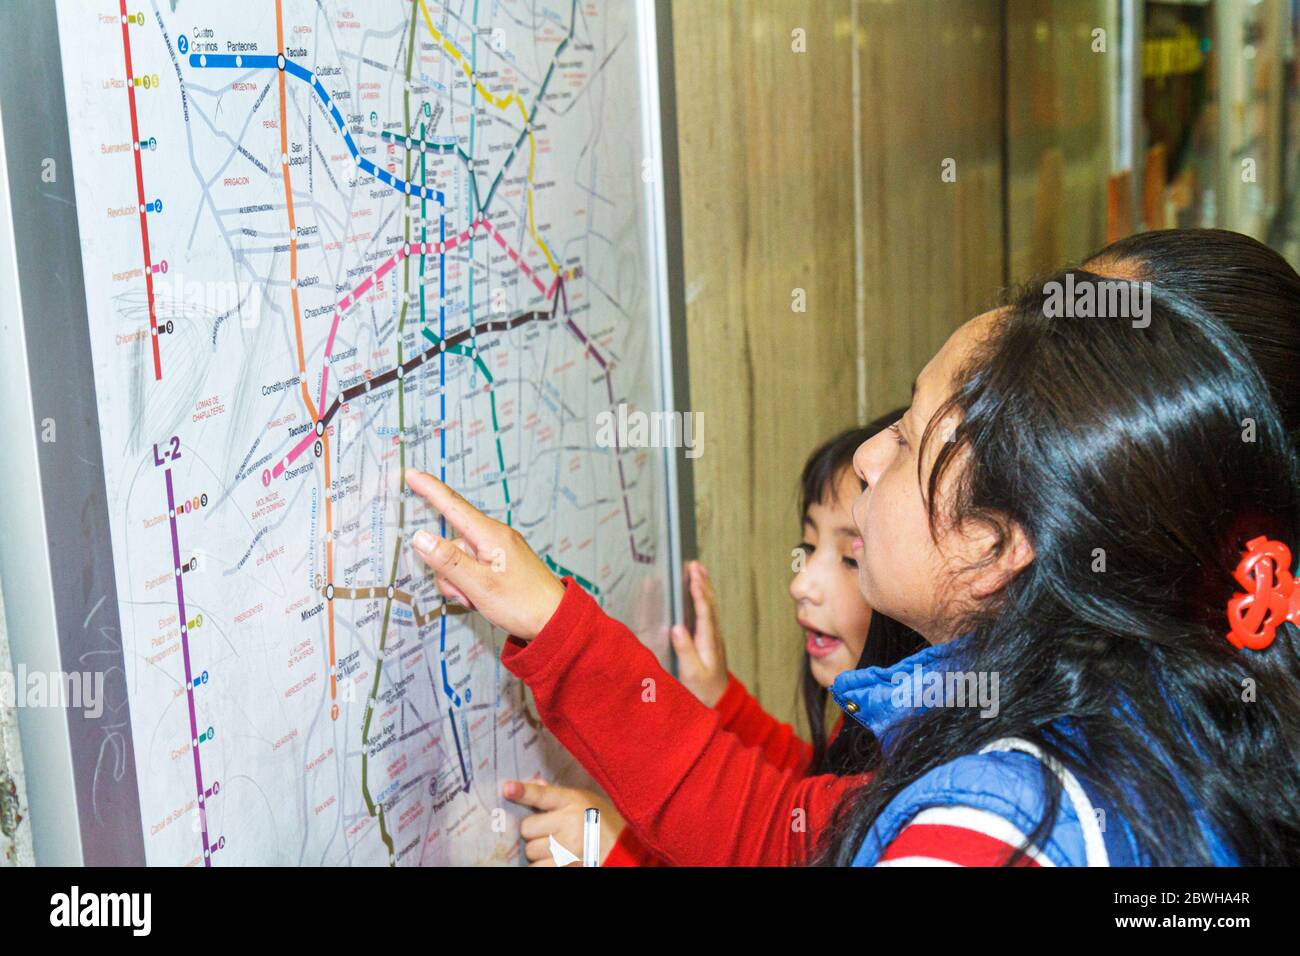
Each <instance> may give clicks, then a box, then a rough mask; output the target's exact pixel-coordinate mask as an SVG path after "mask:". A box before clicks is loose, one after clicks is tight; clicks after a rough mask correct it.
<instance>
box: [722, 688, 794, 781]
mask: <svg viewBox="0 0 1300 956" xmlns="http://www.w3.org/2000/svg"><path fill="white" fill-rule="evenodd" d="M714 710H716V711H717V712H718V716H719V717H720V718H721V721H722V729H723V730H725V731H728V732H729V733H733V734H735V735H736V736H737V737H739V738H740V742H741V743H742V744H744V745H745V746H746V747H758V748H759V749H760V750H762V751H763V758H764V759H765V760H767V762H768V763H770V764H772V765H773V766H775V767H777V768H779V769H783V770H784V769H787V768H788V769H790V770H797V771H798V772H799V773H804V772H805V771H806V770H807V769H808V765H809V764H810V763H812V744H810V743H808V742H807V741H805V740H801V739H800V738H799V735H798V734H796V733H795V732H794V728H793V727H791V726H790V725H789V724H783V723H781V721H779V720H777V719H776V718H775V717H773V716H772V715H771V714H769V713H768V712H767V711H765V710H764V709H763V705H762V704H760V703H759V702H758V701H757V700H756V699H755V697H754V695H753V694H751V693H750V692H749V691H748V690H747V689H746V688H745V685H744V684H742V683H741V682H740V681H739V680H738V679H737V678H736V675H735V674H728V675H727V689H726V690H725V691H724V692H723V694H722V698H721V699H720V700H719V701H718V703H717V704H716V705H715V706H714Z"/></svg>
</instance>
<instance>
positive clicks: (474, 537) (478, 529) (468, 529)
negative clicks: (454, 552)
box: [403, 468, 500, 551]
mask: <svg viewBox="0 0 1300 956" xmlns="http://www.w3.org/2000/svg"><path fill="white" fill-rule="evenodd" d="M403 477H405V479H406V483H407V484H408V485H410V487H411V490H412V491H414V492H415V493H416V494H417V495H419V496H420V497H421V498H423V499H424V500H425V501H427V502H428V503H429V504H431V505H432V506H433V507H434V509H435V510H436V511H437V512H438V513H439V514H440V515H442V516H443V517H444V518H446V519H447V523H448V524H450V525H451V526H452V527H453V528H455V529H456V531H457V533H459V534H460V535H461V537H463V538H464V539H465V540H466V541H468V542H469V544H470V547H472V548H473V549H474V550H475V551H478V550H480V547H481V545H482V544H484V543H486V542H487V540H488V538H489V537H490V536H491V535H492V534H493V533H494V532H495V530H496V527H497V526H498V525H499V524H500V522H499V521H497V520H495V519H493V518H489V517H488V516H487V515H485V514H484V513H483V512H481V511H479V510H478V509H477V508H475V507H474V506H473V505H472V504H470V503H469V502H468V501H466V500H465V499H464V498H463V497H462V496H461V495H460V494H459V493H458V492H457V491H456V490H455V489H454V488H452V487H451V486H450V485H448V484H446V483H444V482H441V481H439V480H438V479H437V478H435V477H433V475H431V474H429V473H428V472H426V471H419V470H418V469H415V468H408V469H406V471H405V472H404V474H403Z"/></svg>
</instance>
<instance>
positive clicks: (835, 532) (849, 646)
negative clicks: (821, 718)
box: [790, 468, 871, 687]
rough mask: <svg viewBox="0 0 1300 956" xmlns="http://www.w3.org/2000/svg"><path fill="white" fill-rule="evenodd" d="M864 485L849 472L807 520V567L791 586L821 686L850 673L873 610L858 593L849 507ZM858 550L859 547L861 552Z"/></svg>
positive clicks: (854, 535) (844, 472)
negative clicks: (845, 673) (845, 672)
mask: <svg viewBox="0 0 1300 956" xmlns="http://www.w3.org/2000/svg"><path fill="white" fill-rule="evenodd" d="M860 487H861V482H859V481H858V479H857V477H856V476H855V475H854V474H853V471H852V470H851V469H849V468H845V469H843V470H842V471H841V472H840V473H839V475H838V476H836V481H835V484H834V486H833V487H832V488H828V489H827V490H826V493H825V494H823V496H822V498H823V500H822V501H820V502H817V503H815V504H813V505H811V506H810V507H809V508H808V514H806V515H805V516H804V519H803V543H802V544H801V545H800V547H801V548H802V549H803V552H804V558H803V566H802V567H801V568H800V570H799V571H798V572H797V573H796V574H795V576H794V579H793V580H792V581H791V582H790V597H792V598H794V613H795V618H796V620H798V622H799V627H800V628H802V629H803V632H804V641H805V644H806V649H807V652H808V662H809V664H810V665H811V666H812V673H813V677H814V678H816V680H817V683H819V684H821V685H822V686H823V687H830V686H831V683H832V682H833V681H834V680H835V678H836V677H838V676H839V675H840V674H842V673H843V672H844V671H847V670H852V669H853V668H854V667H856V666H857V664H858V658H859V657H861V656H862V648H863V647H864V646H865V645H866V643H867V628H868V627H869V626H870V624H871V608H870V606H868V605H867V603H866V602H865V601H864V600H862V593H861V592H860V591H859V590H858V560H857V554H855V552H854V544H855V542H857V540H858V531H857V529H856V528H855V527H854V526H853V517H852V515H851V514H850V512H849V506H850V505H851V504H852V503H853V500H854V499H855V498H856V497H857V496H858V491H859V489H860ZM859 550H860V549H859Z"/></svg>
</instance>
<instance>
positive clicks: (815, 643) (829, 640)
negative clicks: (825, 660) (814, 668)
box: [804, 628, 844, 657]
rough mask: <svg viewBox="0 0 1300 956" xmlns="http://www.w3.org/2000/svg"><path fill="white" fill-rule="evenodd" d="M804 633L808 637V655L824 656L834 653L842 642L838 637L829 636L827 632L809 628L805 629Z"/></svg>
mask: <svg viewBox="0 0 1300 956" xmlns="http://www.w3.org/2000/svg"><path fill="white" fill-rule="evenodd" d="M804 633H805V635H806V636H807V638H808V641H807V645H806V646H807V648H808V656H810V657H826V656H827V655H829V654H834V653H835V652H836V651H837V650H839V649H840V647H842V646H843V644H844V642H843V641H841V640H840V639H839V638H838V637H831V636H830V635H829V634H823V633H822V632H821V631H814V630H812V629H811V628H808V629H805V631H804Z"/></svg>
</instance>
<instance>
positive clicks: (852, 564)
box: [840, 558, 858, 571]
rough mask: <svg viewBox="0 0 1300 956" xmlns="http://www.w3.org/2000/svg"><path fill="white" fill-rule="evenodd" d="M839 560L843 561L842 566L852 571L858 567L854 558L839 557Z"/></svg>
mask: <svg viewBox="0 0 1300 956" xmlns="http://www.w3.org/2000/svg"><path fill="white" fill-rule="evenodd" d="M840 560H841V561H843V562H844V566H845V567H846V568H852V569H853V570H854V571H856V570H857V569H858V562H857V559H856V558H841V559H840Z"/></svg>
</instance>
